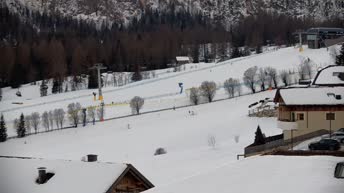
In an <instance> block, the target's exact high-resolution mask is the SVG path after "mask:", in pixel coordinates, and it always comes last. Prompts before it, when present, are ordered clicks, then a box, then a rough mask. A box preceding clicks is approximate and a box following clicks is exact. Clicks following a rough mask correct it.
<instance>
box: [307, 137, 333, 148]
mask: <svg viewBox="0 0 344 193" xmlns="http://www.w3.org/2000/svg"><path fill="white" fill-rule="evenodd" d="M308 148H309V149H310V150H331V151H334V150H339V149H340V143H339V142H338V141H337V140H335V139H321V140H320V141H318V142H314V143H311V144H309V145H308Z"/></svg>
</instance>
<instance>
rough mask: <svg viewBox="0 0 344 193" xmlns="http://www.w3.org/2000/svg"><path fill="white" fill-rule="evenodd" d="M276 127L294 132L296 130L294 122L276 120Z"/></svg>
mask: <svg viewBox="0 0 344 193" xmlns="http://www.w3.org/2000/svg"><path fill="white" fill-rule="evenodd" d="M277 127H278V128H280V129H282V130H296V129H297V128H298V126H297V122H296V121H290V120H278V121H277Z"/></svg>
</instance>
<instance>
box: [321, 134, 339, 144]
mask: <svg viewBox="0 0 344 193" xmlns="http://www.w3.org/2000/svg"><path fill="white" fill-rule="evenodd" d="M322 138H323V139H328V138H330V134H327V135H324V136H322ZM331 139H335V140H337V141H339V143H344V132H340V131H336V132H334V133H332V134H331Z"/></svg>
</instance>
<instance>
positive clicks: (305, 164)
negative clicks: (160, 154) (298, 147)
mask: <svg viewBox="0 0 344 193" xmlns="http://www.w3.org/2000/svg"><path fill="white" fill-rule="evenodd" d="M341 161H343V158H335V157H324V156H323V157H318V156H314V157H292V156H291V157H290V156H256V157H252V158H247V159H245V160H243V161H240V162H237V163H235V164H226V165H218V166H217V168H216V169H214V170H212V171H209V172H204V173H202V174H200V175H197V176H192V177H190V178H187V179H184V180H181V181H179V182H177V183H172V184H169V185H167V186H164V187H158V188H154V189H152V190H149V191H147V193H189V192H197V193H209V192H218V193H228V192H241V193H257V192H258V193H260V192H265V193H273V192H279V193H291V192H292V193H305V192H312V193H324V192H328V193H342V192H343V187H344V181H343V180H342V179H336V178H334V177H333V175H334V170H335V166H336V164H337V163H338V162H341Z"/></svg>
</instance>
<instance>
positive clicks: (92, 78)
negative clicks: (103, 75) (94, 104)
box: [88, 72, 98, 89]
mask: <svg viewBox="0 0 344 193" xmlns="http://www.w3.org/2000/svg"><path fill="white" fill-rule="evenodd" d="M94 88H98V79H97V76H96V73H95V72H91V73H90V74H89V76H88V89H94Z"/></svg>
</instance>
